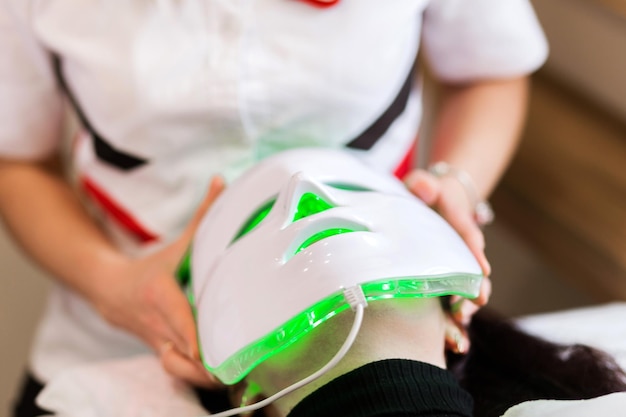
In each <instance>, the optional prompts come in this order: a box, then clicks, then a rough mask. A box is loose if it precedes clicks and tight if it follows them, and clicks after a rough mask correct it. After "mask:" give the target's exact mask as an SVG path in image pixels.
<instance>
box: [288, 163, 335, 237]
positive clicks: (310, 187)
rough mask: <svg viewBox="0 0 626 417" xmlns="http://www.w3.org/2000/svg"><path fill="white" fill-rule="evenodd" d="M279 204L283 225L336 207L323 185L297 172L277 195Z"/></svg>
mask: <svg viewBox="0 0 626 417" xmlns="http://www.w3.org/2000/svg"><path fill="white" fill-rule="evenodd" d="M279 200H280V206H282V207H283V210H284V214H283V215H282V216H283V219H284V221H285V226H286V225H288V224H291V223H293V222H296V221H298V220H300V219H303V218H305V217H308V216H312V215H314V214H317V213H321V212H323V211H326V210H328V209H331V208H334V207H337V205H336V204H335V203H334V202H333V200H332V198H331V196H329V195H328V193H327V191H326V190H325V189H324V187H323V186H322V185H321V184H319V183H317V182H316V181H314V180H311V179H310V178H308V177H307V176H306V175H305V174H304V173H302V172H298V173H296V174H294V175H293V176H292V177H291V179H290V180H289V183H288V186H287V189H286V190H285V191H284V192H282V193H281V195H279Z"/></svg>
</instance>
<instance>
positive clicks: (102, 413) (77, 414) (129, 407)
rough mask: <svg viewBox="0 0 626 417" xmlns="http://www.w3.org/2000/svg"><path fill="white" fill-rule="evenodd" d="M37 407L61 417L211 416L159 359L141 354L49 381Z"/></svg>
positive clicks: (89, 366)
mask: <svg viewBox="0 0 626 417" xmlns="http://www.w3.org/2000/svg"><path fill="white" fill-rule="evenodd" d="M37 403H38V404H39V405H40V406H41V407H43V408H45V409H46V410H50V411H53V412H54V413H55V416H56V417H199V416H205V415H207V414H208V413H207V412H206V411H205V410H204V409H203V408H202V406H201V405H200V404H199V402H198V400H197V399H196V397H195V394H194V393H193V392H192V390H191V389H190V388H189V387H188V386H187V385H185V384H183V383H181V382H180V381H178V380H176V379H174V378H172V377H171V376H169V375H168V374H167V373H166V372H165V371H164V370H163V368H162V367H161V364H160V363H159V360H158V358H156V357H155V356H152V355H142V356H137V357H134V358H129V359H124V360H112V361H107V362H100V363H97V364H92V365H86V366H79V367H76V368H73V369H70V370H67V371H65V372H62V373H61V374H60V375H59V376H58V377H56V378H54V379H53V380H52V381H51V382H50V383H48V384H47V385H46V387H45V389H44V390H43V391H42V393H41V394H40V395H39V397H37Z"/></svg>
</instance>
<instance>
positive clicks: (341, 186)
mask: <svg viewBox="0 0 626 417" xmlns="http://www.w3.org/2000/svg"><path fill="white" fill-rule="evenodd" d="M325 184H326V185H328V186H329V187H333V188H336V189H338V190H344V191H357V192H372V191H374V190H372V189H371V188H368V187H364V186H362V185H357V184H350V183H347V182H327V183H325Z"/></svg>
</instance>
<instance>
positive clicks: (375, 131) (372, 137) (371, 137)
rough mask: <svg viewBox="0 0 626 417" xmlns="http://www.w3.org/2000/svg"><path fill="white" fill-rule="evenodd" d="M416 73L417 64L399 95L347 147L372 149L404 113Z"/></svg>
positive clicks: (364, 149) (412, 68)
mask: <svg viewBox="0 0 626 417" xmlns="http://www.w3.org/2000/svg"><path fill="white" fill-rule="evenodd" d="M414 74H415V64H414V65H413V66H412V67H411V70H410V71H409V74H408V76H407V77H406V80H405V81H404V84H402V88H400V91H399V92H398V95H397V96H396V98H395V99H394V100H393V102H392V103H391V104H390V105H389V107H387V110H385V111H384V112H383V114H381V115H380V116H379V117H378V119H376V120H375V121H374V123H372V124H371V125H370V126H369V127H368V128H367V129H365V130H364V131H363V132H362V133H361V134H360V135H359V136H357V137H356V138H355V139H353V140H352V141H350V142H349V143H348V144H347V145H346V147H348V148H352V149H361V150H363V151H368V150H370V149H372V147H373V146H374V144H376V142H378V139H380V138H381V137H382V136H383V135H384V134H385V133H386V132H387V130H388V129H389V127H390V126H391V124H392V123H393V122H394V121H395V120H396V119H397V118H398V116H400V115H401V114H402V113H404V110H405V109H406V105H407V102H408V101H409V97H410V96H411V88H412V87H413V77H414Z"/></svg>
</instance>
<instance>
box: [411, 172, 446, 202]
mask: <svg viewBox="0 0 626 417" xmlns="http://www.w3.org/2000/svg"><path fill="white" fill-rule="evenodd" d="M404 183H405V185H406V186H407V188H408V189H409V190H411V192H413V194H415V195H416V196H417V197H419V198H420V199H421V200H422V201H424V202H425V203H426V204H428V205H429V206H432V205H433V204H435V202H436V201H437V199H438V198H439V195H440V193H441V185H440V184H439V178H437V177H435V176H434V175H432V174H431V173H429V172H427V171H424V170H421V169H418V170H415V171H413V172H411V173H410V174H409V175H407V176H406V178H405V179H404Z"/></svg>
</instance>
